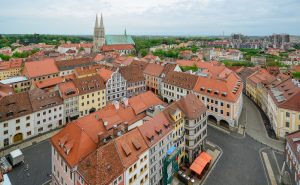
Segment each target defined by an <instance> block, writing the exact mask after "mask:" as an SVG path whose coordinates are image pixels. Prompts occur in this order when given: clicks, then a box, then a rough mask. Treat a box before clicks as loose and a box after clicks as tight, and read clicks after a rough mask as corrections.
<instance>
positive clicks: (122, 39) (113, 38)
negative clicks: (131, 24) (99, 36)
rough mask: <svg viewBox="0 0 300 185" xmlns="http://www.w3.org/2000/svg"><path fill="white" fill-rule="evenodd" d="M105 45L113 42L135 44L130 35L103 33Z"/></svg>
mask: <svg viewBox="0 0 300 185" xmlns="http://www.w3.org/2000/svg"><path fill="white" fill-rule="evenodd" d="M105 43H106V45H113V44H133V45H135V43H134V41H133V39H132V37H131V36H130V35H105Z"/></svg>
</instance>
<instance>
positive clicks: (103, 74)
mask: <svg viewBox="0 0 300 185" xmlns="http://www.w3.org/2000/svg"><path fill="white" fill-rule="evenodd" d="M113 73H114V72H113V71H111V70H109V69H106V68H101V69H99V70H98V74H99V75H100V76H101V78H102V79H103V80H104V82H107V80H109V79H110V78H111V75H112V74H113Z"/></svg>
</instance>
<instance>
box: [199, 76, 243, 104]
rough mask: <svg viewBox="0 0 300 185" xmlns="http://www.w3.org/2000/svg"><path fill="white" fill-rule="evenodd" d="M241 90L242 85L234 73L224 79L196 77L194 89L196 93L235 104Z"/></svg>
mask: <svg viewBox="0 0 300 185" xmlns="http://www.w3.org/2000/svg"><path fill="white" fill-rule="evenodd" d="M234 89H235V91H234ZM242 90H243V84H242V82H241V80H240V78H239V77H238V76H237V75H236V74H235V73H231V74H229V76H227V78H225V79H217V78H206V77H198V80H197V83H196V85H195V87H194V91H195V92H197V93H200V94H204V95H207V96H210V97H215V98H217V99H223V100H226V101H229V102H235V101H236V100H237V99H238V97H239V96H240V94H241V93H242Z"/></svg>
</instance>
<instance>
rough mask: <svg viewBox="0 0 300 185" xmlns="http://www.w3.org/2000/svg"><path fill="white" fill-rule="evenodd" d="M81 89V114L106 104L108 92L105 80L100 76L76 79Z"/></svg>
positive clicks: (79, 89) (79, 106) (77, 85)
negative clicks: (106, 91)
mask: <svg viewBox="0 0 300 185" xmlns="http://www.w3.org/2000/svg"><path fill="white" fill-rule="evenodd" d="M74 84H75V86H76V88H77V89H78V91H79V97H78V111H79V116H80V117H82V116H85V115H87V114H90V113H92V112H95V111H96V110H99V109H101V108H103V107H104V106H106V93H105V85H104V81H103V79H102V78H100V76H98V75H95V76H88V77H83V78H76V79H74Z"/></svg>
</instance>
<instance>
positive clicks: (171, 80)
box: [163, 71, 198, 90]
mask: <svg viewBox="0 0 300 185" xmlns="http://www.w3.org/2000/svg"><path fill="white" fill-rule="evenodd" d="M197 79H198V76H196V75H192V74H188V73H182V72H176V71H170V72H169V73H168V74H167V75H166V77H165V78H164V79H163V82H164V83H167V84H171V85H175V86H177V87H181V88H184V89H188V90H192V89H193V88H194V87H195V85H196V83H197Z"/></svg>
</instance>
